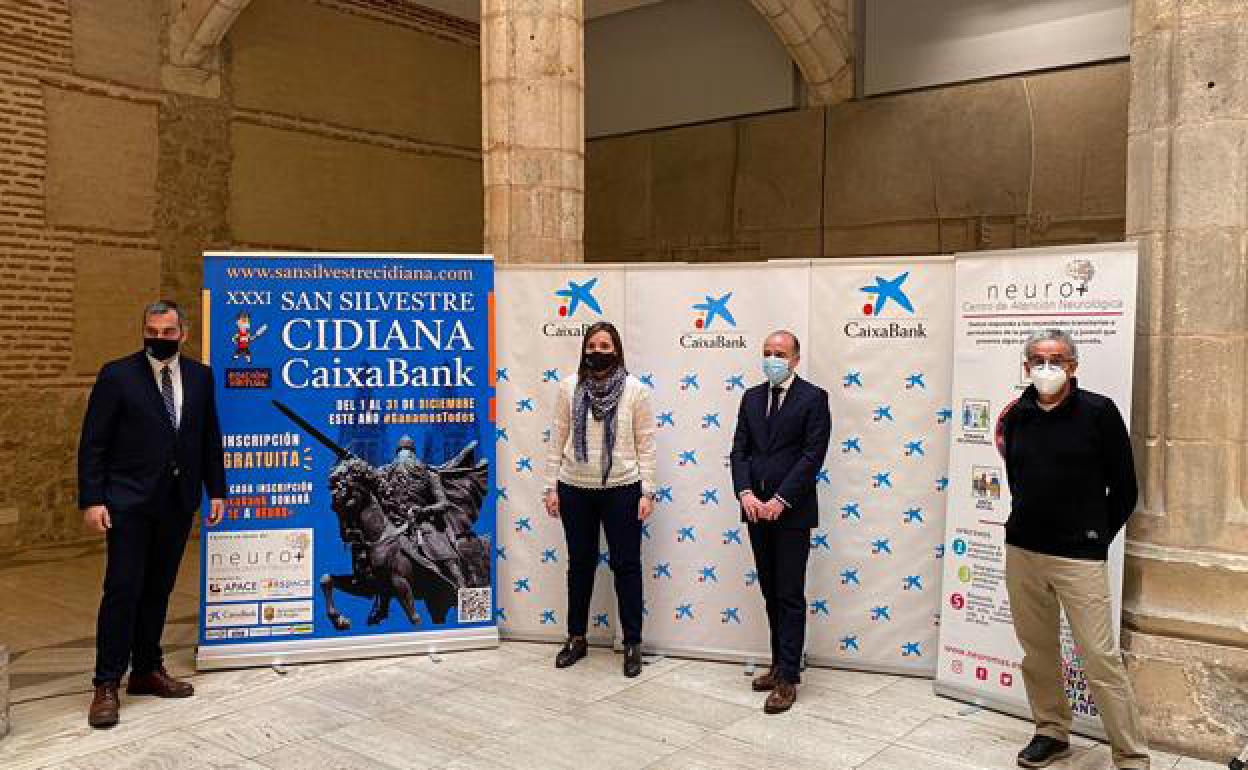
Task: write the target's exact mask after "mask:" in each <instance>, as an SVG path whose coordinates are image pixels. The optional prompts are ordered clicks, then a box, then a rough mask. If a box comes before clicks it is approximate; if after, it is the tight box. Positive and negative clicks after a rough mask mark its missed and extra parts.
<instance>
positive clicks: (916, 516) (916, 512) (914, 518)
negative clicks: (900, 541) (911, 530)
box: [902, 508, 923, 524]
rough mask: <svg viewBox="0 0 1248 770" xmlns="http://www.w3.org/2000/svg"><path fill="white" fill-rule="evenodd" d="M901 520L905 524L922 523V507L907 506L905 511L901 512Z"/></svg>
mask: <svg viewBox="0 0 1248 770" xmlns="http://www.w3.org/2000/svg"><path fill="white" fill-rule="evenodd" d="M902 522H903V523H905V524H922V523H923V509H922V508H907V509H906V511H905V512H904V513H902Z"/></svg>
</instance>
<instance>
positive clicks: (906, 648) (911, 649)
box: [901, 642, 923, 658]
mask: <svg viewBox="0 0 1248 770" xmlns="http://www.w3.org/2000/svg"><path fill="white" fill-rule="evenodd" d="M901 655H902V657H905V658H909V657H912V656H915V655H917V656H919V657H922V656H923V653H922V652H920V651H919V643H918V642H906V643H905V644H903V645H901Z"/></svg>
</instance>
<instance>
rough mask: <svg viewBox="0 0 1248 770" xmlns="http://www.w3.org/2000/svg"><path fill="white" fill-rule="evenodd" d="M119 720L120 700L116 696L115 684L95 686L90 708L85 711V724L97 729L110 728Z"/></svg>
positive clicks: (107, 683)
mask: <svg viewBox="0 0 1248 770" xmlns="http://www.w3.org/2000/svg"><path fill="white" fill-rule="evenodd" d="M120 718H121V698H119V697H118V696H117V683H116V682H104V683H103V684H97V685H96V686H95V696H94V697H92V698H91V708H90V709H88V710H87V724H89V725H91V726H92V727H97V728H98V727H112V726H113V725H115V724H117V721H118V720H119V719H120Z"/></svg>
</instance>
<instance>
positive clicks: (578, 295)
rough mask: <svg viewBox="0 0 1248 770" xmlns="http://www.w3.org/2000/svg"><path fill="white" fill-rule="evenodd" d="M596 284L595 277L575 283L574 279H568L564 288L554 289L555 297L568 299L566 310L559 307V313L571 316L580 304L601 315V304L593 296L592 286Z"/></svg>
mask: <svg viewBox="0 0 1248 770" xmlns="http://www.w3.org/2000/svg"><path fill="white" fill-rule="evenodd" d="M597 285H598V279H597V278H591V279H589V280H588V281H586V282H585V283H577V282H576V281H568V287H567V288H566V289H558V290H557V291H555V296H556V297H562V298H563V299H566V300H567V301H568V304H567V311H566V312H564V311H563V310H562V309H560V313H559V314H560V315H562V316H565V317H567V318H571V317H572V316H574V315H576V311H577V310H578V309H580V307H581V305H582V304H583V305H585V307H587V308H589V309H590V310H592V311H594V312H595V313H597V314H598V315H602V306H601V305H599V304H598V300H597V299H595V298H594V295H593V291H594V287H595V286H597Z"/></svg>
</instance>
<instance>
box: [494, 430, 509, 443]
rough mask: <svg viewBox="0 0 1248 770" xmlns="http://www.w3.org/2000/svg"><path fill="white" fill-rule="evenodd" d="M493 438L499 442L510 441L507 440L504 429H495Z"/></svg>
mask: <svg viewBox="0 0 1248 770" xmlns="http://www.w3.org/2000/svg"><path fill="white" fill-rule="evenodd" d="M494 438H496V439H498V440H499V441H510V439H508V438H507V429H506V428H495V429H494Z"/></svg>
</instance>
